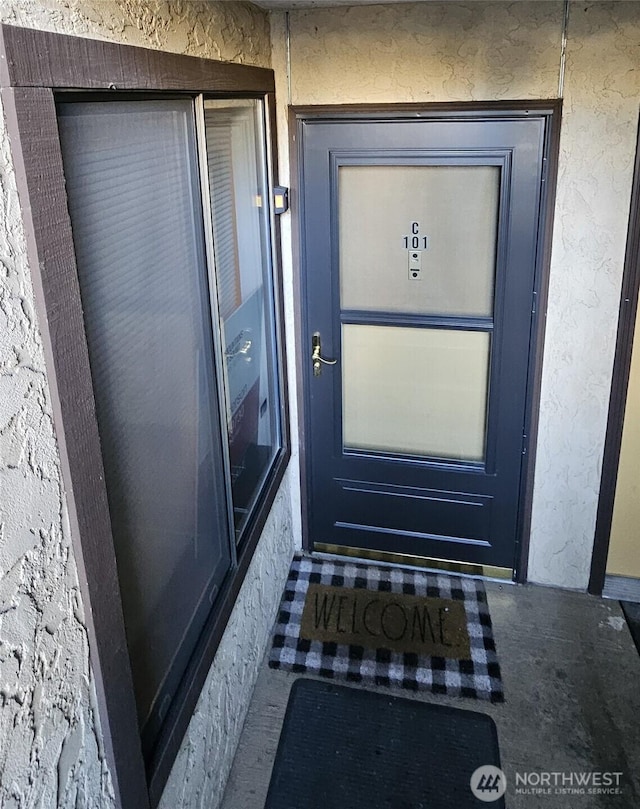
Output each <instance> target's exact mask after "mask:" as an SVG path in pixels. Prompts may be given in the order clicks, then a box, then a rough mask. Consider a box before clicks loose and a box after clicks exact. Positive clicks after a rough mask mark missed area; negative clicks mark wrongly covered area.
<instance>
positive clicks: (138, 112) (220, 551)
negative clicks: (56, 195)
mask: <svg viewBox="0 0 640 809" xmlns="http://www.w3.org/2000/svg"><path fill="white" fill-rule="evenodd" d="M59 113H60V116H59V126H60V135H61V143H62V147H63V157H64V165H65V176H66V179H67V191H68V197H69V209H70V214H71V220H72V226H73V234H74V242H75V247H76V257H77V265H78V273H79V278H80V287H81V294H82V302H83V307H84V311H85V329H86V333H87V340H88V344H89V353H90V360H91V369H92V376H93V383H94V392H95V398H96V406H97V412H98V422H99V428H100V436H101V441H102V447H103V456H104V464H105V473H106V483H107V490H108V495H109V504H110V510H111V518H112V525H113V532H114V540H115V544H116V557H117V562H118V572H119V577H120V583H121V589H122V598H123V607H124V613H125V621H126V628H127V639H128V643H129V649H130V653H131V659H132V666H133V674H134V681H135V686H136V696H137V699H138V708H139V713H140V719H141V722H144V720H145V719H146V718H147V717H148V716H149V715H150V713H151V712H152V711H153V706H154V703H155V705H156V707H157V706H158V705H159V704H160V703H161V702H166V700H167V699H168V698H169V697H170V696H171V687H172V682H173V683H175V682H177V680H178V679H179V677H180V676H181V674H182V670H181V666H183V665H184V662H185V661H182V662H181V661H180V650H181V648H182V647H184V648H185V649H187V651H188V650H189V649H191V648H192V643H188V641H189V640H190V639H191V640H192V636H193V635H194V634H195V635H197V634H198V633H199V631H200V630H201V628H202V624H203V621H204V619H205V618H206V615H207V613H208V611H209V609H210V600H209V599H210V598H212V597H213V593H214V590H215V587H216V586H217V584H219V583H220V581H221V579H222V576H223V575H224V573H225V572H226V570H227V568H228V566H229V550H228V531H227V522H226V515H225V506H224V496H223V491H224V488H223V487H224V483H223V481H224V472H223V469H222V460H221V458H222V453H221V450H220V447H221V436H220V429H219V423H218V417H217V412H218V411H217V400H216V388H215V378H214V363H213V356H212V336H211V322H210V318H211V315H210V311H209V296H208V288H207V282H206V277H207V274H206V267H205V261H204V251H203V234H202V227H203V224H202V210H201V203H200V192H199V187H198V181H197V177H198V172H197V162H196V147H195V132H194V123H193V107H192V103H191V101H189V100H185V101H162V102H161V101H143V102H140V101H135V102H126V101H125V102H106V103H105V102H102V103H66V104H61V105H60V106H59ZM186 653H187V652H185V654H186Z"/></svg>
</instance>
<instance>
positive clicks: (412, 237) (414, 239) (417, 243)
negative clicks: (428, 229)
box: [402, 222, 429, 281]
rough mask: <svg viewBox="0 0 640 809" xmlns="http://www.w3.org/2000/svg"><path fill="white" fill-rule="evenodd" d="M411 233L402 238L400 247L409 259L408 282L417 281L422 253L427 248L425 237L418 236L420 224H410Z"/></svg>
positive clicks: (420, 269)
mask: <svg viewBox="0 0 640 809" xmlns="http://www.w3.org/2000/svg"><path fill="white" fill-rule="evenodd" d="M410 230H411V232H410V233H409V234H408V235H406V236H403V237H402V246H403V247H404V248H406V250H407V255H408V257H409V280H410V281H419V280H420V275H421V271H422V251H423V250H427V249H428V248H429V239H428V237H427V236H421V235H420V223H419V222H412V223H411V227H410Z"/></svg>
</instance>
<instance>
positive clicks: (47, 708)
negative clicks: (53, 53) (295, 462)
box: [0, 0, 292, 809]
mask: <svg viewBox="0 0 640 809" xmlns="http://www.w3.org/2000/svg"><path fill="white" fill-rule="evenodd" d="M0 19H1V20H2V21H3V22H7V23H11V24H16V25H24V26H29V27H35V28H41V29H46V30H52V31H57V32H60V33H71V34H76V35H81V36H91V37H95V38H104V39H110V40H114V41H117V42H122V43H127V44H133V45H143V46H146V47H153V48H160V49H164V50H170V51H176V52H180V53H189V54H194V55H198V56H206V57H211V58H221V59H226V60H232V61H241V62H245V63H251V64H256V65H260V66H268V65H269V64H270V41H269V21H268V16H267V15H266V14H265V13H263V12H261V11H260V10H258V9H256V8H255V7H253V6H251V5H249V4H247V3H235V2H190V3H187V2H158V3H153V2H143V0H135V1H134V0H91V2H78V1H77V0H41V1H40V2H36V0H15V2H14V0H10V2H6V0H5V1H4V2H2V0H0ZM0 188H1V192H2V193H1V194H0V206H1V207H0V489H1V492H2V494H1V498H0V695H1V699H2V709H1V710H0V806H2V807H3V809H5V808H6V809H17V808H18V807H20V809H27V808H29V809H31V808H32V807H33V809H35V808H36V807H37V808H38V809H45V807H46V809H49V808H50V807H75V808H76V809H79V808H80V807H82V809H88V808H89V807H92V808H94V809H109V807H111V806H113V805H114V801H113V795H112V786H111V781H110V776H109V773H108V770H107V766H106V763H105V758H104V751H103V749H102V743H101V731H100V727H99V718H98V715H97V710H96V708H95V688H94V684H93V679H92V671H91V666H90V661H89V650H88V640H87V630H86V625H85V618H84V611H83V605H82V599H81V595H80V589H79V585H78V576H77V570H76V563H75V560H74V554H73V549H72V546H71V539H70V528H69V521H68V519H67V516H66V505H65V497H64V493H63V490H62V484H61V479H60V464H59V457H58V451H57V445H56V440H55V437H54V432H53V425H52V416H51V405H50V394H49V387H48V384H47V374H46V370H45V366H44V360H43V351H42V344H41V339H40V332H39V326H38V322H37V317H36V316H35V314H34V299H33V291H32V286H31V280H30V275H29V268H28V266H27V260H26V255H25V242H24V234H23V227H22V220H21V214H20V206H19V201H18V197H17V191H16V185H15V177H14V172H13V167H12V161H11V153H10V147H9V143H8V138H7V135H6V131H5V127H4V116H2V118H1V124H0ZM290 489H291V485H290V480H289V476H287V477H286V478H285V481H284V483H283V487H282V490H281V492H280V494H279V496H278V499H277V501H276V504H275V506H274V509H273V511H272V514H271V516H270V518H269V520H268V522H267V525H266V528H265V532H264V535H263V538H262V539H261V543H260V545H259V546H258V551H257V553H256V556H255V558H254V560H253V562H252V565H251V568H250V572H249V575H248V576H247V580H246V581H245V583H244V585H243V588H242V592H241V595H240V598H239V600H238V603H237V605H236V608H235V610H234V613H233V616H232V619H231V622H230V624H229V627H228V629H227V632H226V633H225V636H224V639H223V641H222V645H221V647H220V653H219V655H218V657H217V658H216V661H215V663H214V666H213V668H212V671H211V674H210V676H209V679H208V681H207V684H206V687H205V689H204V691H203V694H202V698H201V700H200V704H199V706H198V710H197V711H196V714H195V715H194V717H193V721H192V723H191V726H190V728H189V731H188V734H187V737H186V738H185V742H184V745H183V749H182V751H181V753H180V756H179V758H178V762H177V764H176V769H175V771H174V773H173V774H172V776H171V778H170V780H169V783H168V786H167V796H168V797H167V798H166V799H165V800H164V802H163V805H164V806H166V807H167V809H169V807H170V809H182V808H184V809H190V807H196V806H198V807H200V806H211V807H214V806H215V805H216V803H217V800H218V798H219V797H220V794H221V790H222V787H223V784H224V780H225V778H226V773H227V770H228V768H229V766H230V764H231V759H232V756H233V751H234V748H235V744H236V741H237V737H238V734H239V732H240V729H241V726H242V721H243V718H244V711H245V709H246V707H247V701H248V696H249V694H250V693H251V689H252V686H253V678H254V676H255V675H256V664H257V660H258V659H259V658H260V656H261V653H262V651H263V649H264V647H265V644H266V640H267V634H268V630H269V628H270V625H271V622H272V619H273V616H274V613H275V610H276V609H277V603H278V600H279V597H280V593H281V589H282V585H283V581H284V577H285V575H286V570H287V568H288V562H289V560H290V555H291V554H290V547H291V544H292V528H291V494H290Z"/></svg>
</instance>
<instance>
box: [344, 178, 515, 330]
mask: <svg viewBox="0 0 640 809" xmlns="http://www.w3.org/2000/svg"><path fill="white" fill-rule="evenodd" d="M499 186H500V169H499V167H498V166H468V165H467V166H415V165H413V166H379V165H378V166H376V165H367V166H341V167H340V169H339V211H340V213H339V231H340V282H341V303H342V308H343V309H356V310H369V311H387V312H411V313H416V314H439V315H462V316H478V317H491V316H492V314H493V291H494V278H495V263H496V238H497V229H498V198H499ZM411 259H413V260H414V261H416V262H417V264H418V265H419V267H420V270H419V273H418V277H417V278H414V277H413V276H412V274H411V273H410V261H411Z"/></svg>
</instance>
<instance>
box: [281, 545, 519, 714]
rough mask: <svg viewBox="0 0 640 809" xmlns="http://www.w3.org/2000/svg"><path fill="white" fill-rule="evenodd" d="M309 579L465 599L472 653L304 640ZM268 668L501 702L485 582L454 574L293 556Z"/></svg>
mask: <svg viewBox="0 0 640 809" xmlns="http://www.w3.org/2000/svg"><path fill="white" fill-rule="evenodd" d="M311 583H317V584H327V585H333V586H334V587H339V586H344V587H352V588H366V589H367V590H373V591H383V592H389V593H406V594H409V595H417V596H427V597H434V598H449V599H453V600H456V601H462V602H463V603H464V609H465V612H466V615H467V629H468V632H469V639H470V642H471V643H470V645H471V658H470V659H469V660H452V659H449V658H444V657H427V656H421V655H417V654H407V653H402V652H394V651H391V650H388V649H367V648H363V647H362V646H352V645H343V644H337V643H323V642H322V641H314V640H306V639H305V638H301V637H300V621H301V619H302V610H303V608H304V602H305V598H306V594H307V588H308V586H309V584H311ZM269 666H270V667H271V668H274V669H284V670H286V671H292V672H297V673H309V674H319V675H321V676H323V677H330V678H332V679H336V680H346V681H348V682H354V683H363V684H367V683H368V684H375V685H383V686H398V687H400V688H407V689H410V690H412V691H418V690H425V691H432V692H433V693H435V694H446V695H447V696H462V697H471V698H473V699H486V700H490V701H491V702H503V701H504V691H503V688H502V677H501V674H500V665H499V663H498V656H497V654H496V646H495V643H494V640H493V631H492V629H491V617H490V615H489V607H488V604H487V595H486V592H485V589H484V585H483V584H482V582H481V581H479V580H477V579H471V578H462V577H459V576H449V575H441V574H437V573H425V572H423V571H409V570H401V569H397V568H383V567H375V566H373V565H364V564H357V563H355V562H338V561H327V560H324V559H322V560H320V559H308V558H305V557H301V556H295V557H294V559H293V562H292V564H291V569H290V571H289V577H288V579H287V584H286V587H285V591H284V595H283V597H282V602H281V604H280V612H279V614H278V618H277V621H276V626H275V628H274V634H273V645H272V648H271V654H270V656H269Z"/></svg>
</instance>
